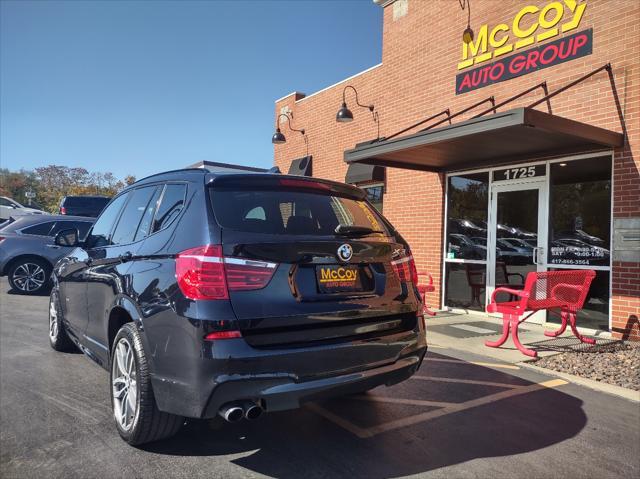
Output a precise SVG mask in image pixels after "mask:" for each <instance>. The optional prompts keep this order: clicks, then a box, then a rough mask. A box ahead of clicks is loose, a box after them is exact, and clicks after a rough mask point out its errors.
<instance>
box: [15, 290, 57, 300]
mask: <svg viewBox="0 0 640 479" xmlns="http://www.w3.org/2000/svg"><path fill="white" fill-rule="evenodd" d="M50 293H51V289H50V288H47V289H45V290H44V291H42V292H40V293H31V294H23V293H21V292H19V291H16V290H15V289H13V288H9V289H8V290H7V294H11V295H16V296H24V297H25V298H29V297H30V296H31V297H32V296H49V294H50Z"/></svg>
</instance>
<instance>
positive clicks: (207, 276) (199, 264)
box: [176, 245, 278, 299]
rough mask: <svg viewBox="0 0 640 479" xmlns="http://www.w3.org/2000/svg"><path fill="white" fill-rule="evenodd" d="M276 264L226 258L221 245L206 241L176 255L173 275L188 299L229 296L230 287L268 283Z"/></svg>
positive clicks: (238, 288) (243, 288)
mask: <svg viewBox="0 0 640 479" xmlns="http://www.w3.org/2000/svg"><path fill="white" fill-rule="evenodd" d="M277 266H278V265H277V264H276V263H269V262H266V261H254V260H247V259H243V258H225V257H223V255H222V246H219V245H207V246H199V247H197V248H192V249H188V250H186V251H183V252H182V253H180V254H179V255H178V257H177V258H176V278H177V280H178V286H179V287H180V290H181V291H182V293H183V294H184V295H185V296H186V297H187V298H189V299H229V291H247V290H254V289H262V288H264V287H265V286H267V284H269V281H270V280H271V277H272V276H273V273H274V272H275V271H276V267H277Z"/></svg>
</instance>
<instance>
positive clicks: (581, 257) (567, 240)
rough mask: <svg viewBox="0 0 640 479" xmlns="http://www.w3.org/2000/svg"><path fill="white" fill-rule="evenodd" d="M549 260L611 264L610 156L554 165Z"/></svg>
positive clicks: (552, 171) (586, 264)
mask: <svg viewBox="0 0 640 479" xmlns="http://www.w3.org/2000/svg"><path fill="white" fill-rule="evenodd" d="M550 212H551V218H550V221H549V226H550V231H549V264H553V265H560V264H562V265H584V266H609V265H610V245H609V243H610V228H611V157H599V158H589V159H586V160H579V161H568V162H566V163H554V164H552V165H551V191H550Z"/></svg>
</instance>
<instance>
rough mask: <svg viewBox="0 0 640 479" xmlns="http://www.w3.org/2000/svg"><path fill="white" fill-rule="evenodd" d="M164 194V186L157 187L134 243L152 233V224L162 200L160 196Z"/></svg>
mask: <svg viewBox="0 0 640 479" xmlns="http://www.w3.org/2000/svg"><path fill="white" fill-rule="evenodd" d="M161 194H162V186H158V187H156V189H155V191H154V193H153V196H152V197H151V200H149V203H148V204H147V208H146V209H145V211H144V214H143V215H142V219H141V220H140V224H139V225H138V231H137V232H136V236H135V238H134V241H138V240H141V239H142V238H144V237H146V236H148V235H149V233H150V232H151V223H152V221H153V214H154V213H155V212H156V208H157V207H158V200H159V199H160V195H161Z"/></svg>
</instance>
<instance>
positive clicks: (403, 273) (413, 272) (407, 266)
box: [391, 255, 418, 284]
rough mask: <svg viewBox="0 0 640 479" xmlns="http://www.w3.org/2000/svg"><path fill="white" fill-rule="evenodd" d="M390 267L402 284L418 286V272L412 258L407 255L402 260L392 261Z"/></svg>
mask: <svg viewBox="0 0 640 479" xmlns="http://www.w3.org/2000/svg"><path fill="white" fill-rule="evenodd" d="M391 266H393V269H394V271H395V272H396V274H397V275H398V278H399V279H400V281H402V282H403V283H408V282H412V283H414V284H418V270H417V269H416V263H415V261H414V260H413V256H411V255H409V256H406V257H404V258H402V259H398V260H395V261H392V262H391Z"/></svg>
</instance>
